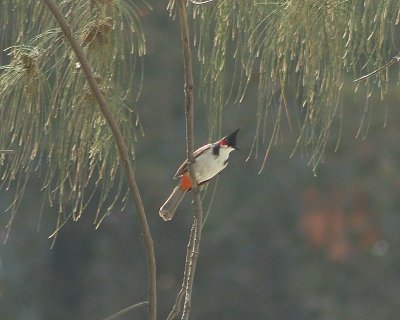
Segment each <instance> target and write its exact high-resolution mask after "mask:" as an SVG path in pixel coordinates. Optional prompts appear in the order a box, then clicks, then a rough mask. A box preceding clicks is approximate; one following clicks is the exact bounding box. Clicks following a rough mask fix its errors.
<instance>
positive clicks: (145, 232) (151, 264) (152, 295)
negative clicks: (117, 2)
mask: <svg viewBox="0 0 400 320" xmlns="http://www.w3.org/2000/svg"><path fill="white" fill-rule="evenodd" d="M43 2H44V3H45V4H46V5H47V7H48V8H49V9H50V11H51V12H52V14H53V15H54V17H55V18H56V20H57V21H58V23H59V24H60V27H61V29H62V31H63V33H64V35H65V37H66V38H67V39H68V41H69V42H70V44H71V48H72V50H73V51H74V52H75V54H76V57H77V59H78V61H79V63H80V65H81V67H82V70H83V72H84V73H85V76H86V79H87V81H88V84H89V87H90V90H91V91H92V93H93V95H94V97H95V98H96V100H97V102H98V104H99V108H100V110H101V112H102V113H103V116H104V118H105V120H106V121H107V123H108V125H109V126H110V129H111V131H112V134H113V137H114V139H115V142H116V144H117V147H118V152H119V155H120V158H121V163H122V165H123V168H124V171H125V174H126V177H127V179H128V184H129V188H130V190H131V193H132V196H133V199H134V201H135V206H136V213H137V214H138V218H139V221H140V228H141V232H142V237H143V241H144V245H145V249H146V255H147V269H148V300H149V319H150V320H155V319H156V317H157V289H156V260H155V254H154V244H153V239H152V237H151V233H150V229H149V225H148V223H147V218H146V213H145V210H144V207H143V203H142V199H141V196H140V192H139V189H138V186H137V183H136V178H135V175H134V172H133V168H132V163H131V160H130V158H129V152H128V148H127V146H126V143H125V140H124V138H123V136H122V133H121V130H120V128H119V126H118V123H117V121H116V120H115V118H114V116H113V114H112V112H111V110H110V107H109V106H108V104H107V101H106V99H105V97H104V95H103V93H102V92H101V90H100V88H99V86H98V85H97V82H96V80H95V77H94V74H93V72H92V69H91V67H90V66H89V64H88V62H87V60H86V57H85V54H84V52H83V50H82V48H81V46H80V44H79V43H78V41H77V40H76V39H75V37H74V35H73V33H72V30H71V28H70V26H69V24H68V22H67V21H66V20H65V18H64V16H63V14H62V13H61V11H60V9H59V8H58V6H57V4H56V3H55V2H54V0H43Z"/></svg>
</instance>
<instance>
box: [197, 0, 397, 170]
mask: <svg viewBox="0 0 400 320" xmlns="http://www.w3.org/2000/svg"><path fill="white" fill-rule="evenodd" d="M399 8H400V1H391V0H384V1H368V0H352V1H350V0H329V1H315V0H304V1H265V0H264V1H236V0H222V1H212V2H210V3H207V4H204V5H195V4H193V5H192V9H193V16H194V23H195V26H196V32H195V43H196V45H197V47H198V50H197V55H198V58H199V61H200V64H201V81H200V82H201V84H202V88H201V90H202V96H204V97H205V103H206V105H207V106H208V114H209V124H210V127H211V130H212V133H213V134H214V135H216V134H217V133H218V132H219V130H220V126H221V122H222V119H221V116H222V108H224V107H225V106H226V105H227V104H228V103H231V102H232V101H234V102H242V101H243V99H244V97H245V94H246V93H247V88H248V85H249V84H253V83H257V84H258V93H257V94H258V106H257V111H256V112H257V126H256V132H255V140H254V145H253V148H252V151H254V150H255V149H257V147H258V145H259V142H260V141H263V142H264V143H265V142H267V152H266V153H267V154H266V156H267V155H268V152H269V149H270V147H271V145H272V144H274V143H275V142H276V140H277V138H278V136H279V135H280V131H281V127H282V121H283V120H285V118H286V121H287V126H288V129H290V130H293V131H296V132H297V133H298V136H299V138H298V141H297V144H296V148H298V147H300V146H301V145H307V146H310V148H311V150H312V156H311V161H310V162H311V164H312V167H313V169H315V167H316V166H317V165H318V163H320V161H321V160H322V157H323V152H324V149H325V146H326V143H327V140H328V137H329V132H330V127H331V125H332V121H333V120H334V118H335V116H336V115H337V114H338V111H339V110H340V102H341V96H342V92H341V91H342V87H343V81H344V77H345V76H346V75H347V76H351V77H354V78H355V77H356V76H358V75H360V74H361V73H368V72H370V71H372V70H375V69H377V68H379V67H380V66H382V65H383V64H384V63H385V62H387V61H389V60H390V59H391V58H392V57H393V56H394V55H397V54H398V50H397V49H398V48H397V47H396V44H398V41H397V40H396V37H395V36H396V31H398V25H399V19H400V9H399ZM396 41H397V42H396ZM232 68H233V69H234V76H233V79H232V77H229V78H228V77H227V75H228V74H230V71H229V73H228V70H229V69H232ZM388 78H389V73H388V72H386V73H385V72H381V73H379V74H378V75H377V76H376V77H374V78H371V79H368V80H367V81H366V86H367V90H366V96H367V98H368V97H369V96H370V95H371V92H372V88H373V85H375V84H376V83H377V84H378V86H379V87H380V90H381V95H382V97H383V96H384V95H385V93H386V84H387V82H388ZM372 84H373V85H372ZM293 96H294V97H295V98H294V99H292V100H290V97H293ZM366 105H367V106H368V103H366ZM293 106H295V107H296V108H293ZM366 108H367V107H366ZM292 109H295V110H294V111H291V110H292ZM293 115H294V116H293ZM292 118H294V119H292ZM268 141H269V143H268Z"/></svg>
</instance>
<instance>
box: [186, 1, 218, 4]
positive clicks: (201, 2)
mask: <svg viewBox="0 0 400 320" xmlns="http://www.w3.org/2000/svg"><path fill="white" fill-rule="evenodd" d="M189 1H190V2H191V3H193V4H195V5H202V4H207V3H210V2H213V1H214V0H204V1H196V0H189Z"/></svg>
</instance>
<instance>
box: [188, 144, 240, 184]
mask: <svg viewBox="0 0 400 320" xmlns="http://www.w3.org/2000/svg"><path fill="white" fill-rule="evenodd" d="M233 150H234V149H233V148H230V147H228V148H226V147H221V148H220V149H219V155H218V156H216V155H214V154H213V153H212V149H211V148H210V149H209V150H207V151H205V152H203V153H202V154H201V155H200V156H198V157H197V158H196V161H195V163H194V169H195V172H196V178H197V182H198V183H201V182H204V181H207V180H210V179H211V178H213V177H214V176H216V175H217V174H218V173H220V172H221V171H222V170H223V169H224V168H225V167H226V166H227V165H228V161H227V160H228V158H229V153H231V151H233Z"/></svg>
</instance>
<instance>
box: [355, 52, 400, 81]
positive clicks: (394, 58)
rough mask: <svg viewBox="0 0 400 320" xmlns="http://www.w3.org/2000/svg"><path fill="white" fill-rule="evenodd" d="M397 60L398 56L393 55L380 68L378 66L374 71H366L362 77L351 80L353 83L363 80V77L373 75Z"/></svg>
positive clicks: (399, 60) (399, 58) (399, 57)
mask: <svg viewBox="0 0 400 320" xmlns="http://www.w3.org/2000/svg"><path fill="white" fill-rule="evenodd" d="M399 62H400V56H396V57H393V58H392V60H390V61H389V62H388V63H386V64H385V65H383V66H382V67H380V68H378V69H376V70H374V71H372V72H370V73H368V74H366V75H363V76H362V77H360V78H358V79H355V80H353V83H355V82H359V81H362V80H365V79H367V78H369V77H371V76H373V75H374V74H376V73H378V72H380V71H382V70H384V69H387V68H389V67H391V66H392V65H393V64H395V63H399Z"/></svg>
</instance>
